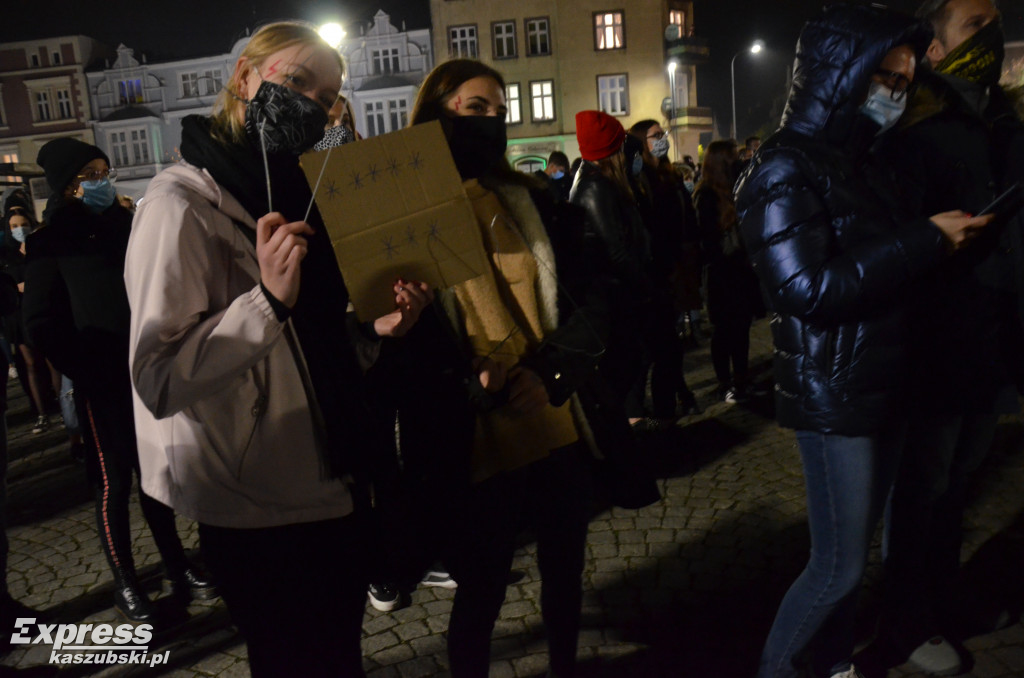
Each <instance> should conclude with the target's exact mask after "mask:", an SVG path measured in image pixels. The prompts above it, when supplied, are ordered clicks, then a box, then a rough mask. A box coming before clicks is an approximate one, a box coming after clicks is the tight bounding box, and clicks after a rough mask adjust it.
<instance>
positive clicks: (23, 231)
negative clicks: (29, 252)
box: [11, 226, 32, 242]
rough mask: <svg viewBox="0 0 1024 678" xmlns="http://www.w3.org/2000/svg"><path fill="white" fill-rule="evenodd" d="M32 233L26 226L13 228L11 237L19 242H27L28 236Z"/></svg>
mask: <svg viewBox="0 0 1024 678" xmlns="http://www.w3.org/2000/svg"><path fill="white" fill-rule="evenodd" d="M31 232H32V231H31V230H29V229H28V227H26V226H11V237H13V238H14V239H15V240H17V241H18V242H25V239H26V238H28V234H29V233H31Z"/></svg>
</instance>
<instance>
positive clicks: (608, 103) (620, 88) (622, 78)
mask: <svg viewBox="0 0 1024 678" xmlns="http://www.w3.org/2000/svg"><path fill="white" fill-rule="evenodd" d="M597 101H598V107H599V108H600V109H601V110H602V111H604V112H605V113H607V114H608V115H629V79H628V76H627V75H626V74H625V73H617V74H615V75H599V76H597Z"/></svg>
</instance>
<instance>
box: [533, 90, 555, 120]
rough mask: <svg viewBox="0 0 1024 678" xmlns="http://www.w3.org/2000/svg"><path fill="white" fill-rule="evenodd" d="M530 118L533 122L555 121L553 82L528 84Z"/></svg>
mask: <svg viewBox="0 0 1024 678" xmlns="http://www.w3.org/2000/svg"><path fill="white" fill-rule="evenodd" d="M530 118H531V119H532V120H533V121H534V122H539V121H544V120H554V119H555V81H554V80H535V81H532V82H531V83H530Z"/></svg>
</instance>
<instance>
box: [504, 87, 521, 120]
mask: <svg viewBox="0 0 1024 678" xmlns="http://www.w3.org/2000/svg"><path fill="white" fill-rule="evenodd" d="M505 105H506V106H508V113H506V114H505V124H506V125H518V124H519V123H521V122H522V121H523V99H522V94H521V93H520V91H519V83H518V82H510V83H508V84H507V85H505Z"/></svg>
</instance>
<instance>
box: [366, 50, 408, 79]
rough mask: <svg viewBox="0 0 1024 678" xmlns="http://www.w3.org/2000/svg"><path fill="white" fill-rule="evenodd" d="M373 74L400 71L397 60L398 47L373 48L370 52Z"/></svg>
mask: <svg viewBox="0 0 1024 678" xmlns="http://www.w3.org/2000/svg"><path fill="white" fill-rule="evenodd" d="M371 57H372V61H373V73H374V75H384V74H389V73H398V72H400V71H401V68H400V67H399V62H398V48H397V47H392V48H390V49H375V50H373V52H372V53H371Z"/></svg>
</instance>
